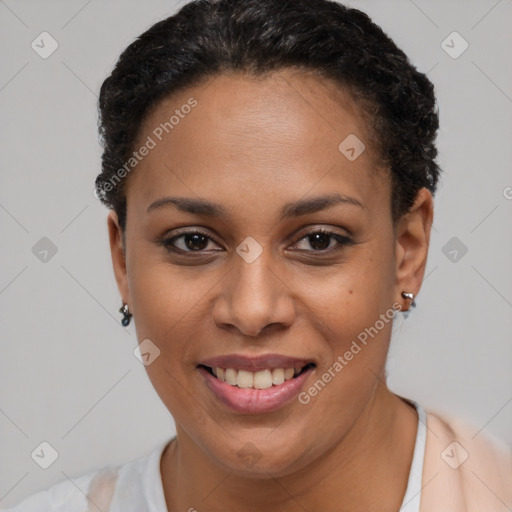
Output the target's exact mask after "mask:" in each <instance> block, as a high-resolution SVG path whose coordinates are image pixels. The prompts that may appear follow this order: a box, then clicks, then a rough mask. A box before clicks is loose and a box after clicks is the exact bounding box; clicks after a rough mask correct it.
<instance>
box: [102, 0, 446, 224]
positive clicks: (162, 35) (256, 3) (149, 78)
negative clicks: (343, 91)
mask: <svg viewBox="0 0 512 512" xmlns="http://www.w3.org/2000/svg"><path fill="white" fill-rule="evenodd" d="M285 68H298V69H304V70H310V71H315V72H317V73H318V72H319V73H320V74H321V76H323V77H325V78H326V79H333V80H335V81H336V82H337V83H339V84H340V86H341V87H345V88H348V90H349V91H350V92H351V93H352V94H353V95H354V97H355V98H357V99H358V100H359V102H358V103H359V106H360V107H361V110H362V111H364V112H365V113H367V114H368V116H369V117H368V119H369V120H370V122H369V129H370V130H371V132H372V133H374V134H375V140H376V141H377V146H378V147H376V148H374V149H375V150H376V152H377V154H378V155H379V159H380V160H379V163H380V164H384V165H385V167H386V168H387V169H388V171H389V174H390V176H391V183H392V194H391V196H392V197H391V212H392V218H393V222H396V220H397V219H399V218H400V217H401V216H402V215H403V214H404V213H406V212H407V211H408V210H409V209H410V207H411V206H412V204H413V202H414V199H415V197H416V194H417V192H418V191H419V190H420V189H421V188H423V187H426V188H427V189H429V190H430V191H431V192H432V193H433V194H434V193H435V190H436V186H437V182H438V179H439V175H440V172H441V170H440V168H439V166H438V165H437V163H436V162H435V158H436V156H437V149H436V147H435V138H436V132H437V129H438V127H439V116H438V108H437V106H436V99H435V95H434V86H433V84H432V83H431V82H430V81H429V79H428V78H427V76H426V75H425V74H423V73H421V72H419V71H418V70H417V69H416V68H415V67H414V66H413V65H412V64H411V63H410V61H409V59H408V58H407V56H406V55H405V54H404V52H403V51H402V50H400V49H399V48H398V47H397V46H396V45H395V43H394V42H393V41H392V40H391V39H390V38H389V37H388V36H387V35H386V34H385V33H384V32H383V31H382V29H381V28H380V27H379V26H377V25H376V24H374V23H373V22H372V21H371V19H370V18H369V17H368V15H366V14H365V13H363V12H361V11H359V10H357V9H353V8H349V7H346V6H344V5H342V4H339V3H337V2H334V1H330V0H292V1H287V0H194V1H191V2H189V3H188V4H186V5H184V6H183V7H182V8H181V9H180V10H179V11H178V12H177V13H176V14H174V15H173V16H170V17H168V18H166V19H164V20H162V21H159V22H157V23H156V24H154V25H153V26H152V27H151V28H149V29H148V30H147V31H146V32H144V33H143V34H142V35H140V36H139V37H138V38H137V39H136V40H135V41H134V42H133V43H131V44H130V45H129V46H128V47H127V48H126V49H125V50H124V51H123V52H122V54H121V56H120V57H119V60H118V62H117V64H116V66H115V68H114V70H113V71H112V74H111V75H110V76H109V77H108V78H107V79H106V80H105V81H104V82H103V84H102V86H101V91H100V97H99V105H98V106H99V133H100V140H101V142H102V145H103V149H104V151H103V156H102V171H101V173H100V174H99V175H98V177H97V178H96V182H95V184H96V188H95V194H96V195H97V197H99V199H100V200H101V201H102V203H103V204H104V205H106V206H108V207H109V208H111V209H113V210H115V212H116V213H117V215H118V218H119V223H120V226H121V227H122V229H123V231H124V229H125V226H126V195H125V192H124V183H125V181H126V179H125V177H126V174H127V171H126V169H127V168H126V162H128V161H129V160H130V158H131V157H132V155H133V151H134V149H135V148H134V145H135V142H136V139H137V136H138V134H139V130H140V128H141V125H142V122H143V120H144V119H145V117H146V116H147V115H148V113H149V110H150V109H151V108H152V107H154V106H155V105H157V104H158V102H159V101H161V100H163V99H164V98H165V97H167V96H169V95H171V94H172V93H174V92H177V91H178V90H182V89H184V88H186V87H190V86H192V85H196V84H198V83H200V82H201V81H202V80H204V79H206V78H210V77H213V76H215V75H216V74H220V73H222V72H228V71H241V72H246V73H252V74H254V75H263V74H266V73H269V72H271V71H274V70H280V69H285ZM123 166H124V167H123ZM121 178H123V179H121Z"/></svg>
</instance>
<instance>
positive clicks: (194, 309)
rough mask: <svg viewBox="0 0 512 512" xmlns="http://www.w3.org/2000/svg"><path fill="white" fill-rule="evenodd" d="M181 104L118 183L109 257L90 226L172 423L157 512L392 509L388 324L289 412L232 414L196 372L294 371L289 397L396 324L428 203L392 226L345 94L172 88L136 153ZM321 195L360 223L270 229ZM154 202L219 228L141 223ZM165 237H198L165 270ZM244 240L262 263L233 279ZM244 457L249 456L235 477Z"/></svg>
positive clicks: (362, 126)
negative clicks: (354, 153) (257, 364)
mask: <svg viewBox="0 0 512 512" xmlns="http://www.w3.org/2000/svg"><path fill="white" fill-rule="evenodd" d="M191 97H193V98H195V99H196V100H197V101H198V104H197V106H196V107H195V108H194V109H192V111H191V112H190V113H189V114H188V115H187V116H186V117H185V118H184V119H181V120H180V122H179V124H178V125H177V126H176V127H175V128H174V129H173V131H172V132H171V133H169V134H168V135H166V136H165V138H164V139H163V140H162V141H161V142H159V143H158V144H157V146H156V147H155V148H154V149H152V150H151V151H150V152H149V154H148V155H147V156H146V157H145V158H144V159H143V160H142V161H141V162H140V163H139V164H138V166H137V168H136V171H134V172H133V174H131V175H130V176H129V177H128V179H127V182H126V189H125V190H126V196H127V205H128V208H127V226H126V232H125V233H124V236H125V243H126V246H124V244H123V232H122V230H121V228H120V227H119V224H118V219H117V216H116V214H115V213H114V212H111V213H110V214H109V216H108V229H109V236H110V246H111V252H112V261H113V267H114V272H115V276H116V280H117V283H118V287H119V291H120V294H121V297H122V299H123V301H124V302H126V303H127V304H128V305H129V307H130V311H131V312H132V314H133V315H134V320H135V325H136V332H137V337H138V339H139V342H141V341H142V340H144V339H147V338H149V339H151V340H152V342H153V343H154V344H155V345H157V346H158V347H159V349H160V351H161V353H160V356H159V357H158V358H157V359H156V360H155V361H154V362H153V363H152V364H150V365H149V366H147V367H146V369H147V372H148V376H149V378H150V380H151V382H152V384H153V386H154V388H155V390H156V391H157V393H158V394H159V396H160V398H161V399H162V401H163V402H164V404H165V405H166V407H167V408H168V410H169V411H170V412H171V414H172V416H173V418H174V420H175V423H176V430H177V437H176V440H175V441H173V442H171V443H170V444H169V445H168V446H167V448H166V450H165V452H164V455H163V457H162V460H161V473H162V480H163V486H164V493H165V498H166V501H167V506H168V509H169V510H170V511H178V510H179V511H181V510H189V509H190V508H191V507H194V508H195V509H196V510H197V511H199V512H202V511H219V512H220V511H223V512H225V511H226V510H228V511H233V510H244V511H247V512H253V511H258V512H260V511H261V510H262V507H263V509H264V510H265V511H266V512H274V511H280V512H282V511H283V510H285V511H291V512H293V511H304V510H306V511H314V510H322V511H325V512H330V511H335V510H336V511H337V512H339V511H349V510H350V511H352V512H353V511H359V510H361V511H363V510H364V511H369V510H379V511H396V510H398V509H399V508H400V505H401V503H402V500H403V496H404V493H405V489H406V485H407V480H408V474H409V469H410V464H411V460H412V455H413V450H414V443H415V436H416V431H417V422H418V419H417V415H416V412H415V410H414V409H413V408H412V407H411V406H410V405H408V404H407V403H406V402H404V401H403V400H402V399H400V398H399V397H397V396H396V395H394V394H393V393H391V391H389V390H388V389H387V387H386V384H385V380H386V379H385V362H386V356H387V351H388V347H389V342H390V338H391V327H392V324H391V322H389V323H386V324H385V326H384V328H383V329H381V330H380V331H379V333H378V335H376V336H375V337H374V338H373V339H371V338H370V341H369V342H368V344H367V346H365V347H364V348H363V349H362V350H361V352H360V353H358V354H357V355H356V356H355V357H354V358H353V359H352V361H350V363H349V364H348V365H347V366H346V367H344V368H343V370H342V371H341V372H340V374H339V375H337V376H336V377H335V378H333V379H332V380H331V382H329V383H328V385H326V386H325V388H324V389H322V390H321V392H319V393H318V394H317V396H315V397H314V398H312V399H311V401H310V403H308V404H307V405H303V404H301V403H299V402H298V401H297V400H293V401H292V402H291V403H289V404H287V405H286V406H284V407H282V408H281V409H279V410H277V411H274V412H270V413H264V414H253V415H248V414H240V413H237V412H233V411H231V410H229V409H227V408H226V407H225V406H223V405H222V404H220V403H219V402H218V400H217V399H216V398H215V396H214V395H213V394H212V393H211V392H210V390H209V389H208V388H207V387H206V386H205V384H204V383H203V379H202V378H201V375H199V372H198V370H197V368H196V366H197V364H198V363H199V361H201V360H204V359H206V358H209V357H213V356H217V355H225V354H233V353H242V354H246V355H260V354H263V353H268V352H272V353H278V354H284V355H289V356H295V357H306V358H312V359H313V360H314V361H315V363H316V368H315V370H314V372H313V373H312V374H311V375H310V376H309V380H308V381H307V383H306V386H305V388H306V389H307V388H308V387H309V386H311V385H312V383H313V382H314V381H316V380H317V379H318V378H320V377H321V375H322V374H323V373H324V372H325V371H326V370H327V369H328V368H329V367H331V366H332V365H333V362H334V361H335V360H336V358H337V357H338V356H339V355H343V354H344V353H345V352H346V351H347V350H348V349H349V348H350V346H351V343H352V342H353V340H356V339H357V336H358V334H359V333H361V332H362V331H364V329H365V328H367V327H369V326H373V325H374V324H375V322H376V320H378V319H379V315H381V314H383V313H385V312H386V311H388V310H389V309H390V308H391V307H392V304H393V303H394V302H395V301H396V302H398V303H400V304H401V305H402V308H403V310H406V309H408V307H409V301H408V300H407V299H403V298H402V297H401V292H402V291H404V290H405V291H409V292H412V293H414V294H415V295H417V293H418V292H419V290H420V286H421V282H422V279H423V276H424V272H425V266H426V261H427V253H428V245H429V238H430V227H431V224H432V219H433V200H432V195H431V193H430V192H429V191H428V190H426V189H421V190H420V191H419V193H418V195H417V197H416V200H415V203H414V205H413V207H412V208H411V210H410V212H408V213H407V214H406V215H404V216H403V217H402V218H401V219H400V220H399V222H398V223H397V224H396V225H393V223H392V218H391V207H390V198H391V185H390V181H389V179H388V175H387V172H386V170H385V169H380V168H379V167H378V165H377V164H378V162H379V159H378V155H377V154H376V153H375V151H374V144H373V139H372V138H371V136H370V134H369V133H368V129H367V127H368V125H367V121H366V117H365V116H364V115H362V114H361V112H360V111H359V109H358V107H357V105H356V104H355V103H354V101H353V100H352V98H351V96H350V94H349V93H348V91H346V90H344V89H341V88H340V87H339V86H337V85H334V84H332V83H330V82H327V81H326V80H322V79H320V78H319V77H318V76H316V75H315V74H314V73H305V72H304V71H301V72H299V71H293V70H290V69H288V70H280V71H278V72H274V73H272V74H270V75H268V76H266V77H263V78H262V77H260V78H254V77H250V76H246V75H243V74H222V75H218V76H216V77H214V78H213V79H211V80H210V81H209V82H207V83H201V84H198V85H197V86H194V87H190V88H188V89H186V90H183V91H181V92H179V93H177V94H175V95H173V96H171V97H169V98H167V99H165V100H163V101H162V102H160V103H159V104H158V105H157V106H156V107H155V108H154V109H153V110H152V111H151V112H150V113H149V115H148V116H147V117H146V120H145V121H144V123H143V125H142V126H141V131H140V135H139V141H138V143H139V145H140V144H142V143H143V142H144V141H145V140H146V138H147V136H148V135H151V134H152V132H153V130H154V129H155V127H157V126H158V125H159V124H160V123H161V122H163V121H165V120H168V119H169V117H170V116H171V115H172V114H173V112H174V110H175V109H176V108H178V109H179V108H180V107H181V106H182V105H184V104H186V103H187V101H188V99H189V98H191ZM349 134H356V135H357V136H358V138H359V139H360V140H362V141H364V142H365V145H366V150H365V151H364V152H363V153H362V154H361V155H360V156H359V157H358V158H357V159H356V160H354V161H349V160H348V159H347V158H345V156H344V155H342V154H341V152H340V151H339V150H338V145H339V144H340V142H341V141H343V140H344V139H345V138H346V137H347V136H348V135H349ZM139 145H137V147H139ZM334 192H337V193H339V194H343V195H346V196H351V197H353V198H356V199H357V200H359V201H360V202H361V203H363V205H364V207H357V206H353V205H348V204H338V205H336V206H333V207H330V208H329V209H325V210H323V211H319V212H316V213H308V214H305V215H301V216H299V217H295V218H290V219H286V220H280V219H279V212H280V209H281V207H282V206H283V205H284V204H285V203H288V202H291V201H297V200H299V199H304V198H306V199H310V198H312V197H317V196H323V195H326V194H332V193H334ZM171 195H172V196H180V197H193V198H203V199H208V200H211V201H215V202H218V203H221V204H222V205H223V206H224V207H225V208H226V209H227V210H228V212H229V217H228V218H225V219H219V218H212V217H206V216H199V215H196V214H191V213H186V212H182V211H180V210H178V209H176V208H174V207H172V206H167V207H164V208H159V209H154V210H152V211H151V212H149V213H148V212H147V211H146V210H147V208H148V206H149V205H150V204H151V203H152V202H153V201H156V200H157V199H160V198H162V197H164V196H171ZM177 228H187V229H188V230H190V231H191V232H194V230H195V229H196V228H199V229H200V230H201V231H202V232H205V233H206V234H207V235H208V236H209V237H210V238H207V239H205V240H203V239H200V240H199V241H197V240H196V245H192V247H193V248H196V247H197V248H198V249H196V252H197V250H199V253H200V254H202V256H197V254H195V253H193V252H192V249H190V246H188V247H187V245H186V244H185V240H184V239H183V238H181V239H179V240H176V241H175V245H177V247H178V248H181V249H182V250H184V251H186V250H188V253H185V254H181V255H178V254H174V253H172V252H170V251H169V250H167V249H166V248H165V247H164V246H163V245H162V244H161V243H159V242H160V241H161V240H163V239H169V238H171V237H172V236H177V235H178V234H177V233H176V229H177ZM318 228H326V229H328V230H329V231H332V232H334V233H337V234H342V235H345V236H350V238H351V240H352V241H353V242H354V243H353V244H348V245H338V242H337V241H336V239H334V238H327V239H326V240H325V239H324V241H322V244H323V245H321V244H320V250H319V249H318V248H316V249H315V247H318V246H315V245H314V243H315V241H314V238H312V237H311V236H310V237H309V238H308V237H307V236H306V235H308V234H309V235H311V234H312V233H315V232H316V231H317V230H318ZM180 234H181V233H180ZM248 236H251V237H253V238H254V239H255V240H257V242H258V243H259V244H260V245H261V247H262V249H263V252H262V254H261V255H260V256H259V257H258V258H257V259H256V260H255V261H254V262H252V263H250V264H249V263H247V262H246V261H245V260H244V259H242V258H241V257H240V256H239V255H238V254H237V252H236V248H237V247H238V246H239V245H240V243H241V242H242V241H243V240H244V239H245V238H246V237H248ZM189 243H190V242H189ZM169 246H170V244H169ZM336 247H337V248H338V249H337V250H334V249H335V248H336ZM321 249H323V252H324V253H327V252H328V251H329V250H330V251H331V252H330V253H329V254H324V255H321V252H322V250H321ZM398 315H400V313H398ZM246 443H252V446H253V447H254V448H252V449H253V450H255V451H256V452H257V453H258V455H259V458H258V460H257V461H256V462H254V461H253V462H252V463H251V464H249V465H248V464H247V461H244V460H243V459H242V457H241V456H240V454H241V453H242V454H243V453H244V452H243V447H244V446H245V445H246ZM241 450H242V452H241Z"/></svg>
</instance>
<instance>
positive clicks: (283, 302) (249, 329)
mask: <svg viewBox="0 0 512 512" xmlns="http://www.w3.org/2000/svg"><path fill="white" fill-rule="evenodd" d="M234 265H235V268H233V269H232V271H231V272H229V273H228V274H227V275H226V276H225V278H224V279H223V282H222V292H221V294H220V295H219V297H217V299H216V302H215V304H214V308H213V319H214V322H215V324H216V325H217V326H218V327H220V328H222V329H227V330H230V331H236V332H237V333H238V334H241V335H243V336H246V337H252V338H255V337H257V336H259V335H262V334H263V333H264V330H265V329H266V330H271V329H276V330H280V329H286V328H287V327H289V326H290V325H292V323H293V320H294V317H295V306H294V301H293V292H292V291H291V290H290V288H289V287H288V286H287V284H286V282H285V281H284V280H283V279H282V278H281V277H280V276H279V275H278V272H277V271H276V270H274V269H272V268H271V266H270V262H268V261H267V260H266V258H265V257H264V256H263V254H262V255H260V256H259V258H257V259H256V261H253V262H252V263H247V262H246V261H244V260H243V259H241V258H240V260H239V261H237V262H235V263H234Z"/></svg>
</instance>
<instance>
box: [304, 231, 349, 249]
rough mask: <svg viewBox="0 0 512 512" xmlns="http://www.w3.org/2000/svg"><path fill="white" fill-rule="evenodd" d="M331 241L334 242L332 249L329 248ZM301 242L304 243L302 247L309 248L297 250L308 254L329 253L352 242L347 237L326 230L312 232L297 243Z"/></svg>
mask: <svg viewBox="0 0 512 512" xmlns="http://www.w3.org/2000/svg"><path fill="white" fill-rule="evenodd" d="M333 240H334V241H335V244H334V249H333V246H331V242H333ZM302 241H305V244H304V245H307V246H309V248H308V247H305V248H302V249H299V250H301V251H302V250H305V251H310V252H311V251H312V252H331V251H332V250H337V249H340V248H341V247H343V246H344V245H349V244H351V243H352V240H351V239H350V238H349V237H347V236H344V235H340V234H339V233H335V232H333V231H328V230H326V229H317V230H316V231H312V232H310V233H308V234H307V235H306V236H303V237H302V238H301V239H300V240H299V241H298V243H300V242H302ZM310 248H311V249H310Z"/></svg>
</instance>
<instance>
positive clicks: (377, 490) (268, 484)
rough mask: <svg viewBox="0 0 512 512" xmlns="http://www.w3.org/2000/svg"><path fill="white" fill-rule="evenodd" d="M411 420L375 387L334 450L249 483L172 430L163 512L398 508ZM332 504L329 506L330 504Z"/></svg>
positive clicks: (401, 405) (410, 413) (405, 408)
mask: <svg viewBox="0 0 512 512" xmlns="http://www.w3.org/2000/svg"><path fill="white" fill-rule="evenodd" d="M417 421H418V420H417V415H416V412H415V410H413V409H412V408H411V407H410V406H409V405H408V404H406V403H405V402H404V401H402V400H401V399H400V398H398V397H397V396H396V395H394V394H393V393H391V392H390V391H389V390H388V389H387V388H386V386H385V385H383V384H379V386H378V387H377V388H376V391H375V394H374V396H373V399H372V400H371V401H370V402H369V403H368V405H367V407H366V408H365V409H364V411H363V413H362V414H361V415H360V417H359V418H358V419H357V420H356V421H355V422H354V424H353V426H352V427H351V429H350V430H349V431H348V432H347V433H346V435H345V436H343V438H342V439H341V440H340V441H339V442H338V443H337V444H336V445H335V446H333V447H332V449H330V450H328V451H327V452H326V453H324V454H322V455H321V456H319V457H318V458H317V459H315V460H314V461H312V462H311V463H310V464H309V465H308V466H306V467H305V468H303V469H302V470H300V471H297V472H295V473H293V474H290V475H287V476H285V477H279V478H274V477H272V476H271V475H269V477H268V478H262V477H261V476H259V477H258V478H250V477H247V476H244V475H238V474H236V473H234V472H232V471H229V470H227V469H226V468H223V467H220V466H219V465H218V464H216V463H214V462H213V461H212V460H211V458H208V457H207V456H206V455H205V453H204V452H203V451H202V450H201V448H200V447H198V446H197V445H196V444H195V443H194V441H193V440H192V439H191V438H190V437H188V436H187V434H186V433H185V432H184V431H183V430H182V429H181V428H179V426H178V425H177V436H176V439H175V440H174V441H173V442H172V443H170V444H169V445H168V447H167V449H166V450H165V452H164V454H163V457H162V460H161V473H162V480H163V485H164V494H165V498H166V502H167V506H168V509H169V511H175V510H187V511H188V510H194V509H196V510H197V511H199V512H201V511H202V510H208V511H212V512H214V511H215V512H216V511H219V512H220V511H223V512H225V511H226V510H229V511H231V510H244V511H247V512H256V511H257V512H261V510H262V509H263V510H265V512H277V511H279V512H282V511H283V510H286V511H288V510H290V511H292V510H293V511H294V510H297V511H302V510H325V511H331V510H336V511H337V512H344V511H349V510H350V511H351V512H354V511H356V510H369V509H370V510H376V509H379V510H398V509H399V508H400V505H401V503H402V500H403V496H404V494H405V490H406V486H407V481H408V476H409V470H410V465H411V460H412V456H413V452H414V445H415V439H416V428H417ZM333 504H335V506H333Z"/></svg>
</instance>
